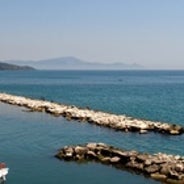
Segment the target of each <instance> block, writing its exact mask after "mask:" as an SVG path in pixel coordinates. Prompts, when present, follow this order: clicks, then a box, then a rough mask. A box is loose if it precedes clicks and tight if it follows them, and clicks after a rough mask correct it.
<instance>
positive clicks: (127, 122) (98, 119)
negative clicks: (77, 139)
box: [0, 93, 184, 135]
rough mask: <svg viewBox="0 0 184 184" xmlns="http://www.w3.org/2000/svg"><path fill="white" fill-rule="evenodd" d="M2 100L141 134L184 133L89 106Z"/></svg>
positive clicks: (17, 98) (170, 126)
mask: <svg viewBox="0 0 184 184" xmlns="http://www.w3.org/2000/svg"><path fill="white" fill-rule="evenodd" d="M0 101H1V102H3V103H7V104H11V105H17V106H21V107H25V108H28V109H29V110H30V111H37V112H46V113H49V114H51V115H54V116H62V117H65V118H66V119H67V120H77V121H80V122H88V123H91V124H95V125H98V126H104V127H108V128H112V129H115V130H118V131H123V132H139V133H140V134H144V133H148V132H149V131H152V132H158V133H162V134H169V135H180V134H183V133H184V128H183V127H182V126H180V125H176V124H169V123H162V122H154V121H148V120H141V119H136V118H132V117H128V116H126V115H116V114H111V113H106V112H102V111H95V110H91V109H88V108H79V107H76V106H74V105H63V104H59V103H54V102H50V101H45V100H36V99H31V98H27V97H22V96H16V95H10V94H7V93H0Z"/></svg>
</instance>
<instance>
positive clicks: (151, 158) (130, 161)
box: [55, 143, 184, 184]
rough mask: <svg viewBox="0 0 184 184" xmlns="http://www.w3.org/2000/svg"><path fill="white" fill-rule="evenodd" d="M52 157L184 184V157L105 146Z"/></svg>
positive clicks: (90, 145) (80, 148) (70, 148)
mask: <svg viewBox="0 0 184 184" xmlns="http://www.w3.org/2000/svg"><path fill="white" fill-rule="evenodd" d="M55 157H57V158H59V159H62V160H65V161H78V162H86V161H95V162H100V163H102V164H106V165H111V166H114V167H116V168H118V169H123V170H128V171H133V172H136V173H138V174H141V173H142V174H143V175H145V176H148V177H151V178H153V179H155V180H159V181H162V182H164V183H173V184H183V183H184V157H181V156H178V155H177V156H174V155H167V154H164V153H158V154H154V155H150V154H146V153H139V152H137V151H127V150H122V149H118V148H115V147H112V146H109V145H106V144H104V143H88V144H86V145H78V146H65V147H64V148H62V149H60V150H59V152H58V153H57V154H56V155H55Z"/></svg>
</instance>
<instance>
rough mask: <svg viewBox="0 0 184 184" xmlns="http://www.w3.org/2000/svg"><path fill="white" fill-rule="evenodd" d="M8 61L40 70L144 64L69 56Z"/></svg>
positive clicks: (121, 67)
mask: <svg viewBox="0 0 184 184" xmlns="http://www.w3.org/2000/svg"><path fill="white" fill-rule="evenodd" d="M5 62H7V63H11V64H16V65H19V66H25V65H29V66H31V67H33V68H36V69H39V70H139V69H144V66H142V65H139V64H137V63H132V64H127V63H123V62H121V61H118V62H112V63H105V62H104V63H100V62H89V61H84V60H82V59H79V58H76V57H72V56H68V57H59V58H50V59H43V60H35V61H32V60H7V61H5Z"/></svg>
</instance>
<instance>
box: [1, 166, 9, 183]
mask: <svg viewBox="0 0 184 184" xmlns="http://www.w3.org/2000/svg"><path fill="white" fill-rule="evenodd" d="M8 170H9V168H7V166H6V164H5V163H0V178H1V179H2V180H3V181H5V180H6V175H7V174H8Z"/></svg>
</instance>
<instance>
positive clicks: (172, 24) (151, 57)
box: [0, 0, 184, 69]
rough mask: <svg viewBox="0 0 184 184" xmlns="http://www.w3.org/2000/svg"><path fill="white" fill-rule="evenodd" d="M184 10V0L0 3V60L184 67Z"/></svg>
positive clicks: (22, 0) (0, 0)
mask: <svg viewBox="0 0 184 184" xmlns="http://www.w3.org/2000/svg"><path fill="white" fill-rule="evenodd" d="M183 7H184V1H182V0H178V1H174V0H162V1H160V0H149V1H147V0H140V1H136V0H128V1H127V0H115V1H113V0H100V1H99V0H93V1H90V0H76V1H73V0H52V1H51V0H44V1H43V0H31V1H25V0H14V1H11V0H0V22H1V30H0V38H1V42H0V61H5V60H42V59H50V58H58V57H65V56H74V57H77V58H80V59H82V60H85V61H88V62H99V63H114V62H122V63H125V64H132V63H137V64H139V65H143V66H144V67H146V68H150V69H184V55H183V48H182V47H183V44H184V37H183V31H184V25H183V18H184V11H183ZM27 64H28V65H29V62H28V63H27Z"/></svg>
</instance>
